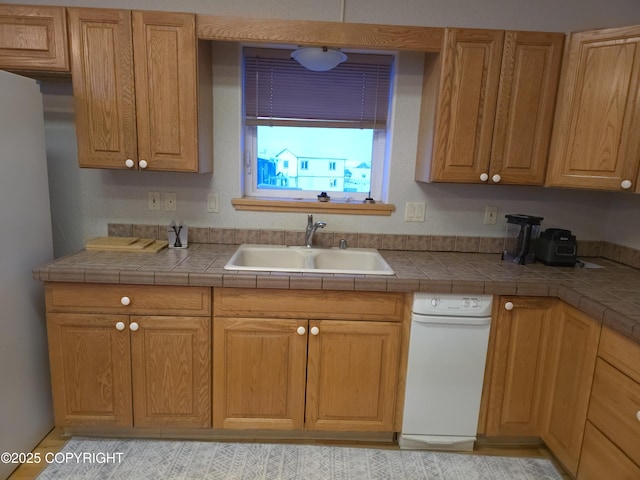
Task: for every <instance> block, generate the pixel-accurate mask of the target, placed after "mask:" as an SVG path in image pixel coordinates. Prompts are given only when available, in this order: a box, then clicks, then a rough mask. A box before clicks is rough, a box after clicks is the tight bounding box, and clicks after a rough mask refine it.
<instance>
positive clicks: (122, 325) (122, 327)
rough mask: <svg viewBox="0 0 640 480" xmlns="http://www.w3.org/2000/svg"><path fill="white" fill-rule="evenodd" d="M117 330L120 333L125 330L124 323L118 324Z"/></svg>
mask: <svg viewBox="0 0 640 480" xmlns="http://www.w3.org/2000/svg"><path fill="white" fill-rule="evenodd" d="M116 330H118V331H120V332H121V331H122V330H124V322H118V323H116Z"/></svg>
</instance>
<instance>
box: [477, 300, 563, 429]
mask: <svg viewBox="0 0 640 480" xmlns="http://www.w3.org/2000/svg"><path fill="white" fill-rule="evenodd" d="M507 303H510V305H509V307H510V308H512V309H511V310H507V309H506V308H505V306H506V305H507ZM554 305H555V302H554V300H552V299H546V298H539V297H531V298H527V297H501V299H500V306H499V308H498V310H497V316H496V317H495V320H494V323H493V328H495V329H496V333H495V343H494V353H493V364H492V370H491V378H490V387H489V402H488V406H487V427H486V434H487V435H496V436H523V437H524V436H529V437H532V436H539V431H538V414H539V407H540V389H541V385H542V373H543V366H544V334H545V331H546V328H547V326H548V323H549V321H550V318H551V313H552V311H553V306H554Z"/></svg>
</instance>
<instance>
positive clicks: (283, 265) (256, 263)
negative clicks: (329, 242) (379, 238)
mask: <svg viewBox="0 0 640 480" xmlns="http://www.w3.org/2000/svg"><path fill="white" fill-rule="evenodd" d="M224 268H225V269H226V270H252V271H261V272H294V273H343V274H354V275H394V274H395V272H394V271H393V269H392V268H391V267H390V266H389V265H388V264H387V262H386V261H385V260H384V258H382V255H380V253H378V251H377V250H375V249H373V248H348V249H340V248H313V247H312V248H309V247H299V246H291V247H287V246H283V245H250V244H244V245H240V247H238V249H237V250H236V251H235V253H234V254H233V256H232V257H231V259H229V261H228V262H227V264H226V265H225V266H224Z"/></svg>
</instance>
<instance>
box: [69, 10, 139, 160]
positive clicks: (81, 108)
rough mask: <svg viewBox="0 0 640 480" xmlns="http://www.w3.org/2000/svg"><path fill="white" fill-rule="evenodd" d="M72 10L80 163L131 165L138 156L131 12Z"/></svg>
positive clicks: (73, 61)
mask: <svg viewBox="0 0 640 480" xmlns="http://www.w3.org/2000/svg"><path fill="white" fill-rule="evenodd" d="M68 12H69V33H70V38H71V52H72V55H71V73H72V76H73V97H74V103H75V109H76V123H75V125H76V136H77V140H78V161H79V164H80V166H81V167H101V168H128V167H127V166H126V164H125V162H126V160H127V159H132V160H134V161H136V163H137V158H138V155H137V135H136V109H135V92H134V80H133V78H134V77H133V51H132V34H131V12H129V11H127V10H107V9H86V8H69V9H68Z"/></svg>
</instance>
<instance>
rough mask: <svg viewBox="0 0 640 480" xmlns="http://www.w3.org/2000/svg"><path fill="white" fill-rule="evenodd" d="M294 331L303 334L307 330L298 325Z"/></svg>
mask: <svg viewBox="0 0 640 480" xmlns="http://www.w3.org/2000/svg"><path fill="white" fill-rule="evenodd" d="M296 332H298V335H304V334H305V333H307V330H306V329H305V328H304V327H298V330H296Z"/></svg>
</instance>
